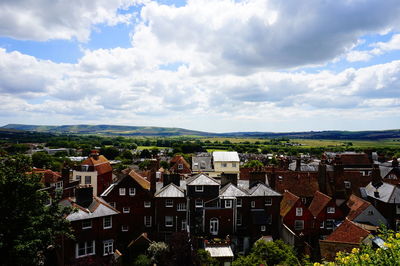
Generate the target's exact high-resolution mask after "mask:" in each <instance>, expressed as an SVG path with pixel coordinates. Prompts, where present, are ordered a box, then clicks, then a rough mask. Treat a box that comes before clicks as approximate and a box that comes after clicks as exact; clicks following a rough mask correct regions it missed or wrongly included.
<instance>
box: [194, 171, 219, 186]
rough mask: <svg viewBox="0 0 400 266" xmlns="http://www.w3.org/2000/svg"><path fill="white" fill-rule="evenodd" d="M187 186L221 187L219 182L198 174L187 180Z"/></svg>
mask: <svg viewBox="0 0 400 266" xmlns="http://www.w3.org/2000/svg"><path fill="white" fill-rule="evenodd" d="M186 185H187V186H219V185H220V184H219V182H218V181H217V180H215V179H214V178H211V177H209V176H207V175H205V174H198V175H195V176H192V177H189V178H188V179H186Z"/></svg>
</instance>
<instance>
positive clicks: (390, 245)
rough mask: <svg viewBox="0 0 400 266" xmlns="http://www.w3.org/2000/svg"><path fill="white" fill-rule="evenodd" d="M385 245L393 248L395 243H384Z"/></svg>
mask: <svg viewBox="0 0 400 266" xmlns="http://www.w3.org/2000/svg"><path fill="white" fill-rule="evenodd" d="M383 245H385V247H388V248H393V244H390V243H384V244H383Z"/></svg>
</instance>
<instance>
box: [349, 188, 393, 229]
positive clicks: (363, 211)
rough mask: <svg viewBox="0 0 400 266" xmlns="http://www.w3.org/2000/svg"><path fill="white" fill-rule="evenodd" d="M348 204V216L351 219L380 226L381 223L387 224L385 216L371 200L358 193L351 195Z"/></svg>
mask: <svg viewBox="0 0 400 266" xmlns="http://www.w3.org/2000/svg"><path fill="white" fill-rule="evenodd" d="M346 205H347V207H348V208H349V213H348V215H347V217H346V218H347V219H349V220H350V221H353V222H357V223H361V224H370V225H375V226H380V225H381V224H384V225H387V220H386V219H385V217H383V216H382V214H381V213H380V212H379V211H378V210H377V209H376V208H375V207H374V206H373V205H372V204H371V203H370V202H368V201H365V200H363V199H361V198H359V197H357V196H356V195H351V196H350V198H349V200H348V201H347V202H346Z"/></svg>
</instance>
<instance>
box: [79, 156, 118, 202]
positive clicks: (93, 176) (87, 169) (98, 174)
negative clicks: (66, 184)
mask: <svg viewBox="0 0 400 266" xmlns="http://www.w3.org/2000/svg"><path fill="white" fill-rule="evenodd" d="M72 180H73V181H79V184H81V185H91V186H92V187H93V193H94V194H93V195H100V194H101V193H103V192H104V191H105V190H106V189H107V188H108V187H109V186H110V185H111V183H112V167H111V164H110V162H109V161H108V160H107V158H106V157H104V156H103V155H99V153H98V152H97V151H93V152H92V154H91V155H90V156H89V158H87V159H86V160H84V161H83V162H82V163H81V165H80V166H78V167H76V168H75V169H74V170H73V172H72Z"/></svg>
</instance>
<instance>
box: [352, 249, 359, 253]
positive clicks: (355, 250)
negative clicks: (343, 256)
mask: <svg viewBox="0 0 400 266" xmlns="http://www.w3.org/2000/svg"><path fill="white" fill-rule="evenodd" d="M358 251H359V249H358V248H353V249H352V250H351V253H353V254H355V253H358Z"/></svg>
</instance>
